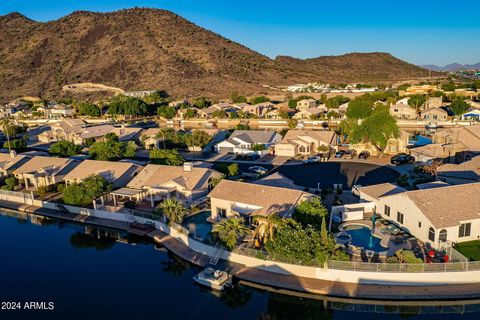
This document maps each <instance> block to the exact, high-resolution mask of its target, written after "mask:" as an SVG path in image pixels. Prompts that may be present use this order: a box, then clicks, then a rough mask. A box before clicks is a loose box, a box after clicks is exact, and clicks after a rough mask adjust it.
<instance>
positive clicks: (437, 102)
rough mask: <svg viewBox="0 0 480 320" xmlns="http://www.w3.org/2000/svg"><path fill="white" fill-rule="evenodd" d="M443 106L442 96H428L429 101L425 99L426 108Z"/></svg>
mask: <svg viewBox="0 0 480 320" xmlns="http://www.w3.org/2000/svg"><path fill="white" fill-rule="evenodd" d="M441 106H443V98H442V97H428V99H427V101H425V109H434V108H440V107H441Z"/></svg>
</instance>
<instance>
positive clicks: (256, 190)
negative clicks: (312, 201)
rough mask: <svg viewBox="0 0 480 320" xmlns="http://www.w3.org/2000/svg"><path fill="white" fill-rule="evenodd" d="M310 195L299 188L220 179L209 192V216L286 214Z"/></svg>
mask: <svg viewBox="0 0 480 320" xmlns="http://www.w3.org/2000/svg"><path fill="white" fill-rule="evenodd" d="M312 196H313V195H312V194H310V193H306V192H303V191H300V190H295V189H289V188H280V187H274V186H268V185H262V184H253V183H246V182H238V181H231V180H225V179H224V180H222V181H220V183H219V184H218V185H217V186H216V187H215V188H214V189H213V190H212V191H211V192H210V193H209V195H208V197H209V198H210V205H211V219H212V220H214V221H219V220H220V219H222V218H230V217H234V216H241V217H244V218H247V221H249V222H251V217H253V216H257V215H260V216H268V215H270V214H278V215H280V216H281V217H285V218H287V217H290V216H291V214H292V212H293V209H294V208H295V206H296V205H298V204H299V203H301V202H302V201H305V200H307V199H308V198H310V197H312Z"/></svg>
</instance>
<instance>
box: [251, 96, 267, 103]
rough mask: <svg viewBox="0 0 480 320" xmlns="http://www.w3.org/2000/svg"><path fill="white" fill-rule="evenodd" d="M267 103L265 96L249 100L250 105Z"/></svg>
mask: <svg viewBox="0 0 480 320" xmlns="http://www.w3.org/2000/svg"><path fill="white" fill-rule="evenodd" d="M268 101H270V99H268V98H267V97H265V96H257V97H253V98H252V99H250V104H257V103H262V102H268Z"/></svg>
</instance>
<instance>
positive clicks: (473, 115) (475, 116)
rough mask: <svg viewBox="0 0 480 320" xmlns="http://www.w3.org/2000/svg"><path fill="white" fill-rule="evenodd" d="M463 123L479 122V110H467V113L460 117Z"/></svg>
mask: <svg viewBox="0 0 480 320" xmlns="http://www.w3.org/2000/svg"><path fill="white" fill-rule="evenodd" d="M460 119H461V120H463V121H480V109H475V108H469V109H468V111H467V112H465V113H464V114H462V115H461V116H460Z"/></svg>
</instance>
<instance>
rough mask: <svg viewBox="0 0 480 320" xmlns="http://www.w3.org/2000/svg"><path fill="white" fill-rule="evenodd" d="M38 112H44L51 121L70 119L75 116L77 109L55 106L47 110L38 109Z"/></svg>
mask: <svg viewBox="0 0 480 320" xmlns="http://www.w3.org/2000/svg"><path fill="white" fill-rule="evenodd" d="M37 111H43V113H44V114H45V116H46V117H47V118H51V119H57V118H63V117H70V116H73V115H74V114H75V109H74V108H73V107H72V106H71V105H67V104H53V105H49V106H47V107H45V108H38V109H37Z"/></svg>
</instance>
